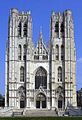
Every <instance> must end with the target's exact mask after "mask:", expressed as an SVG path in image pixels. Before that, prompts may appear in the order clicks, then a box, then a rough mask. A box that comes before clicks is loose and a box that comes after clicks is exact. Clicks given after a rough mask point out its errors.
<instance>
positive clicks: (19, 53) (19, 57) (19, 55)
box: [18, 45, 22, 60]
mask: <svg viewBox="0 0 82 120" xmlns="http://www.w3.org/2000/svg"><path fill="white" fill-rule="evenodd" d="M21 57H22V48H21V45H19V46H18V59H19V60H21Z"/></svg>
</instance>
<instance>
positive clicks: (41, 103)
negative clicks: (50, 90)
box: [36, 93, 46, 109]
mask: <svg viewBox="0 0 82 120" xmlns="http://www.w3.org/2000/svg"><path fill="white" fill-rule="evenodd" d="M36 108H40V109H42V108H46V96H45V95H44V94H42V93H40V94H38V95H37V98H36Z"/></svg>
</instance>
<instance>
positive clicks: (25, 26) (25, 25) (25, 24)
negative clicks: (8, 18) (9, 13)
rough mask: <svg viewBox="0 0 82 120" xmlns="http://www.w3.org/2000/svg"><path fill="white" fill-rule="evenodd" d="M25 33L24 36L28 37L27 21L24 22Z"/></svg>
mask: <svg viewBox="0 0 82 120" xmlns="http://www.w3.org/2000/svg"><path fill="white" fill-rule="evenodd" d="M23 35H24V37H27V23H26V22H25V23H24V26H23Z"/></svg>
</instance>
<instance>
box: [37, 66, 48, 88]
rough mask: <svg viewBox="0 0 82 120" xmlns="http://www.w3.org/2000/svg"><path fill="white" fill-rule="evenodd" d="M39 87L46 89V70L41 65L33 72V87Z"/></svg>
mask: <svg viewBox="0 0 82 120" xmlns="http://www.w3.org/2000/svg"><path fill="white" fill-rule="evenodd" d="M39 87H43V88H44V89H47V72H46V70H45V69H44V68H42V67H39V68H38V70H37V72H36V74H35V89H39Z"/></svg>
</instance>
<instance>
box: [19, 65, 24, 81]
mask: <svg viewBox="0 0 82 120" xmlns="http://www.w3.org/2000/svg"><path fill="white" fill-rule="evenodd" d="M20 81H21V82H24V67H23V66H21V68H20Z"/></svg>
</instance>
